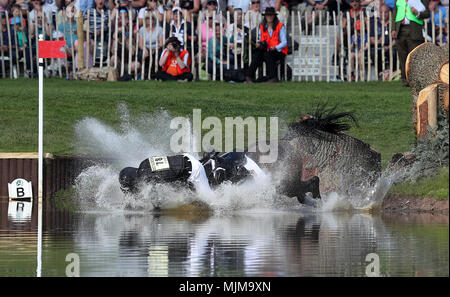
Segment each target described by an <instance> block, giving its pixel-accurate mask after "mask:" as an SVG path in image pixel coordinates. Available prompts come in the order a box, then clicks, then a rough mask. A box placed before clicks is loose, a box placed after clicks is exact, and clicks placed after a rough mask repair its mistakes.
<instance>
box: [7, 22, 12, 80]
mask: <svg viewBox="0 0 450 297" xmlns="http://www.w3.org/2000/svg"><path fill="white" fill-rule="evenodd" d="M5 19H6V30H7V31H8V49H9V50H8V53H9V78H13V58H12V52H13V48H12V42H11V30H10V27H9V18H8V14H7V13H5Z"/></svg>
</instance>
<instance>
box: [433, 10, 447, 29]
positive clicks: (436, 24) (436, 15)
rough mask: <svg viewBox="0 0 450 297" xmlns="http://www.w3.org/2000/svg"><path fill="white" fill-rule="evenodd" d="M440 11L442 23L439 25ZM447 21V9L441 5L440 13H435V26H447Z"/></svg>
mask: <svg viewBox="0 0 450 297" xmlns="http://www.w3.org/2000/svg"><path fill="white" fill-rule="evenodd" d="M439 11H440V12H441V18H442V19H441V22H440V24H439ZM446 20H447V8H446V7H445V6H442V5H439V6H438V11H436V12H435V13H434V25H435V26H445V24H446Z"/></svg>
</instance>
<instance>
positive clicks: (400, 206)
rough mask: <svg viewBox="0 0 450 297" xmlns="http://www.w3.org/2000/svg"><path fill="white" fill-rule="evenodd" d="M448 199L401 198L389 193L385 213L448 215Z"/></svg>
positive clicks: (384, 203)
mask: <svg viewBox="0 0 450 297" xmlns="http://www.w3.org/2000/svg"><path fill="white" fill-rule="evenodd" d="M448 201H449V200H448V199H447V200H437V199H433V198H427V197H419V196H403V195H402V196H399V195H395V194H391V193H389V194H388V195H387V196H386V197H385V198H384V201H383V204H382V209H383V210H384V211H395V212H397V211H402V212H439V213H445V214H447V215H448Z"/></svg>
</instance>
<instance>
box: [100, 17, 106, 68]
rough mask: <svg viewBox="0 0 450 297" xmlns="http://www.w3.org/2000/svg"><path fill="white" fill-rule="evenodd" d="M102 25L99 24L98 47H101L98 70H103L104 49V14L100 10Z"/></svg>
mask: <svg viewBox="0 0 450 297" xmlns="http://www.w3.org/2000/svg"><path fill="white" fill-rule="evenodd" d="M101 17H102V23H101V27H100V30H101V32H100V45H101V50H100V69H103V55H104V49H105V33H104V31H105V12H104V10H102V14H101Z"/></svg>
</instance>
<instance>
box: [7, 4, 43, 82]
mask: <svg viewBox="0 0 450 297" xmlns="http://www.w3.org/2000/svg"><path fill="white" fill-rule="evenodd" d="M5 14H6V13H5ZM2 15H3V13H2V12H0V32H3V26H2V17H3V16H2ZM36 39H37V37H36ZM0 44H2V45H3V33H2V34H0ZM0 51H1V57H2V77H3V78H5V77H6V74H5V51H4V50H3V46H0Z"/></svg>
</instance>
